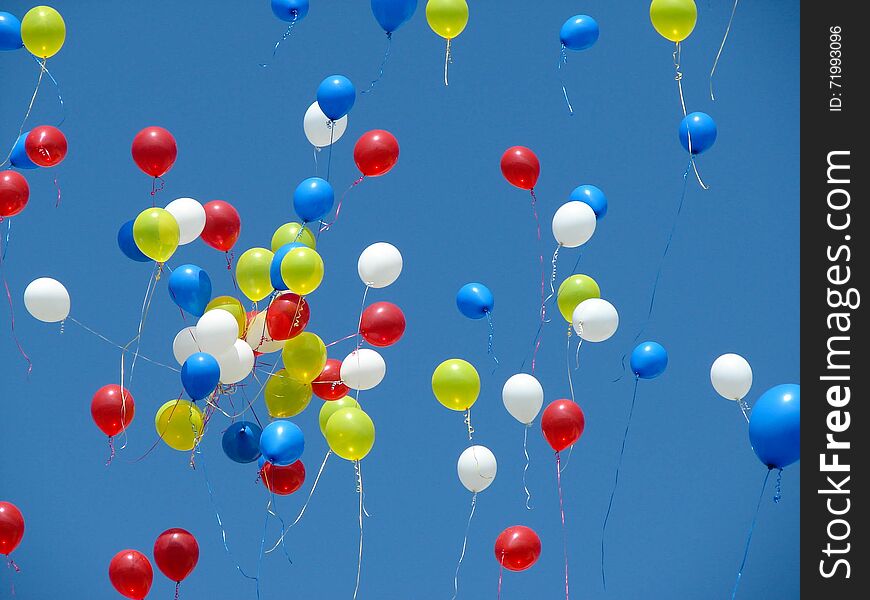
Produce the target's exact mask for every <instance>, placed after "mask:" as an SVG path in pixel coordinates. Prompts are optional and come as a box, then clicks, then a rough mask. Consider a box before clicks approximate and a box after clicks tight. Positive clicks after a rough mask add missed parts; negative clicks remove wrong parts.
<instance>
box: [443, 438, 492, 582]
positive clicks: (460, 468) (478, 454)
mask: <svg viewBox="0 0 870 600" xmlns="http://www.w3.org/2000/svg"><path fill="white" fill-rule="evenodd" d="M497 471H498V463H497V461H496V460H495V454H493V453H492V451H491V450H490V449H489V448H487V447H486V446H480V445H476V446H470V447H468V448H466V449H465V450H464V451H463V452H462V454H460V455H459V460H458V461H457V463H456V473H457V475H459V481H460V482H461V483H462V485H464V486H465V489H467V490H468V491H469V492H471V511H470V512H469V513H468V522H467V523H466V525H465V537H463V539H462V551H461V552H460V554H459V561H458V562H457V563H456V572H455V574H454V576H453V597H454V598H456V597H457V596H458V595H459V570H460V568H461V567H462V561H463V560H464V559H465V549H466V548H467V547H468V533H469V531H470V530H471V519H472V518H474V509H475V508H476V506H477V494H479V493H480V492H482V491H483V490H485V489H486V488H488V487H489V486H490V485H492V482H493V481H495V474H496V472H497Z"/></svg>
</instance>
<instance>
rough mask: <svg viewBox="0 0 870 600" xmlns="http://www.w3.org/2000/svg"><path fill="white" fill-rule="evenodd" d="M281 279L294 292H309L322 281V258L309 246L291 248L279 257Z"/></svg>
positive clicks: (300, 293)
mask: <svg viewBox="0 0 870 600" xmlns="http://www.w3.org/2000/svg"><path fill="white" fill-rule="evenodd" d="M281 279H283V280H284V285H286V286H287V289H288V290H290V291H291V292H293V293H294V294H299V295H300V296H304V295H306V294H310V293H311V292H313V291H314V290H316V289H317V288H318V287H320V283H321V282H322V281H323V259H322V258H320V255H319V254H318V253H317V252H315V251H314V250H312V249H311V248H306V247H304V246H303V247H301V248H293V249H292V250H291V251H290V252H288V253H287V254H285V255H284V258H283V259H281Z"/></svg>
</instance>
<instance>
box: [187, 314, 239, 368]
mask: <svg viewBox="0 0 870 600" xmlns="http://www.w3.org/2000/svg"><path fill="white" fill-rule="evenodd" d="M237 339H239V323H238V321H236V318H235V317H234V316H233V315H232V314H230V313H229V312H227V311H226V310H224V309H222V308H216V309H214V310H207V311H206V312H205V314H203V315H202V316H201V317H200V318H199V321H197V322H196V341H197V345H198V347H199V348H200V350H201V351H202V352H208V353H209V354H211V355H212V356H214V357H215V358H217V357H218V356H219V355H220V354H221V353H222V352H224V351H226V350H228V349H230V348H232V347H233V344H235V342H236V340H237Z"/></svg>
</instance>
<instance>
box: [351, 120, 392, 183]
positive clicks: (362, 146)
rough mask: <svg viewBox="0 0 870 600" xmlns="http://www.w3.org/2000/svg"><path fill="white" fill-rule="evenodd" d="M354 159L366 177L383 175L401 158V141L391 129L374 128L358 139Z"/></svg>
mask: <svg viewBox="0 0 870 600" xmlns="http://www.w3.org/2000/svg"><path fill="white" fill-rule="evenodd" d="M353 160H354V162H355V163H356V166H357V168H358V169H359V170H360V172H362V174H363V175H365V176H366V177H377V176H378V175H383V174H384V173H386V172H388V171H389V170H390V169H392V168H393V167H394V166H396V162H397V161H398V160H399V142H398V141H397V140H396V138H395V137H394V136H393V134H392V133H390V132H389V131H384V130H383V129H372V130H371V131H367V132H365V133H364V134H362V135H361V136H360V138H359V139H358V140H357V142H356V146H354V147H353Z"/></svg>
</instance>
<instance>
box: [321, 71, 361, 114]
mask: <svg viewBox="0 0 870 600" xmlns="http://www.w3.org/2000/svg"><path fill="white" fill-rule="evenodd" d="M354 102H356V88H355V87H354V86H353V83H351V81H350V79H348V78H347V77H345V76H344V75H330V76H329V77H327V78H326V79H324V80H323V81H322V82H320V85H319V86H317V105H318V106H319V107H320V110H321V111H323V114H324V115H326V117H327V118H328V119H331V120H332V121H338V120H339V119H340V118H342V117H343V116H344V115H346V114H347V113H349V112H350V109H351V108H353V103H354Z"/></svg>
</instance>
